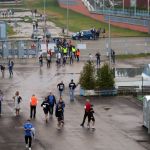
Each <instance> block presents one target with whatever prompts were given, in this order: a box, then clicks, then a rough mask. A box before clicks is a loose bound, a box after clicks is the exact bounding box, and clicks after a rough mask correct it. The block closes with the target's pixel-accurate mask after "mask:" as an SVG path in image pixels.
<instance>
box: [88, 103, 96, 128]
mask: <svg viewBox="0 0 150 150" xmlns="http://www.w3.org/2000/svg"><path fill="white" fill-rule="evenodd" d="M94 113H95V112H94V109H93V105H91V108H90V111H89V114H88V128H90V123H91V121H92V129H95V127H94V125H95V117H94Z"/></svg>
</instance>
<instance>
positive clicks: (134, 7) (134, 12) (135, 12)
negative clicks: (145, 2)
mask: <svg viewBox="0 0 150 150" xmlns="http://www.w3.org/2000/svg"><path fill="white" fill-rule="evenodd" d="M136 3H137V1H136V0H135V4H134V16H136Z"/></svg>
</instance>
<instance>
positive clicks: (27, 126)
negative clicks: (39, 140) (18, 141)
mask: <svg viewBox="0 0 150 150" xmlns="http://www.w3.org/2000/svg"><path fill="white" fill-rule="evenodd" d="M23 128H24V138H25V144H26V148H29V150H31V146H32V138H33V137H34V136H35V129H34V127H33V124H32V123H31V122H30V120H29V119H28V120H27V122H26V123H24V125H23Z"/></svg>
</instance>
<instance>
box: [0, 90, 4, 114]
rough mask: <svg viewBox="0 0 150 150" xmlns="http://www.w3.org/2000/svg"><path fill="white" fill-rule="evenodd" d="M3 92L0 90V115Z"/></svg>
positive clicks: (0, 112)
mask: <svg viewBox="0 0 150 150" xmlns="http://www.w3.org/2000/svg"><path fill="white" fill-rule="evenodd" d="M3 98H4V96H3V92H2V91H1V90H0V116H1V114H2V101H3Z"/></svg>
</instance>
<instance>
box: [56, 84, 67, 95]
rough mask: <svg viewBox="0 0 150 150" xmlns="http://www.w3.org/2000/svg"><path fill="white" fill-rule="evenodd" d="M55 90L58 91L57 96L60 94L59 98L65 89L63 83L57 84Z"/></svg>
mask: <svg viewBox="0 0 150 150" xmlns="http://www.w3.org/2000/svg"><path fill="white" fill-rule="evenodd" d="M57 88H58V90H59V94H60V97H61V96H62V93H63V91H64V89H65V85H64V83H63V81H61V82H60V83H58V84H57Z"/></svg>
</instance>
